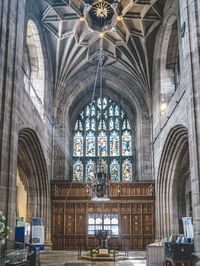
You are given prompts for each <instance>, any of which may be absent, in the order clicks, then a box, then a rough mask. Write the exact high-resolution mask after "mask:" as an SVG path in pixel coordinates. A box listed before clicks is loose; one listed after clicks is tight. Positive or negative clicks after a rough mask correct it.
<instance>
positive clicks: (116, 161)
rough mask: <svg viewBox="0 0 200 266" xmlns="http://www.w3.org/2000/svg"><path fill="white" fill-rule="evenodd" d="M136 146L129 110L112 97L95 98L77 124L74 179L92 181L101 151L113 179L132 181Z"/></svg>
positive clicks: (74, 147)
mask: <svg viewBox="0 0 200 266" xmlns="http://www.w3.org/2000/svg"><path fill="white" fill-rule="evenodd" d="M101 112H102V113H101ZM133 146H134V143H133V139H132V129H131V125H130V122H129V120H128V117H127V114H126V112H124V110H123V109H122V108H121V106H120V105H118V104H116V103H115V102H113V101H111V100H110V99H109V98H105V97H104V98H103V99H102V102H101V100H100V98H98V99H95V100H94V102H93V104H92V105H91V106H90V105H87V106H85V107H84V108H83V110H82V111H81V112H80V113H79V115H78V117H77V120H76V122H75V124H74V137H73V180H75V181H84V180H85V181H90V180H91V179H92V178H93V175H94V167H95V163H96V161H97V159H98V157H99V156H100V154H101V155H102V157H103V160H104V163H105V166H106V169H107V173H108V175H109V177H110V180H111V181H112V182H119V181H127V182H128V181H132V176H133V172H134V169H133V161H132V160H133Z"/></svg>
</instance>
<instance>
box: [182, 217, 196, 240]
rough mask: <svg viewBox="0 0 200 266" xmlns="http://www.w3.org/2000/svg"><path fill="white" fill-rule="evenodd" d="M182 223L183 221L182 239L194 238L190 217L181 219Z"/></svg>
mask: <svg viewBox="0 0 200 266" xmlns="http://www.w3.org/2000/svg"><path fill="white" fill-rule="evenodd" d="M182 221H183V230H184V237H186V238H194V229H193V223H192V217H183V218H182Z"/></svg>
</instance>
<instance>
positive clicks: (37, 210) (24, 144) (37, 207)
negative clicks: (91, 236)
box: [17, 128, 51, 246]
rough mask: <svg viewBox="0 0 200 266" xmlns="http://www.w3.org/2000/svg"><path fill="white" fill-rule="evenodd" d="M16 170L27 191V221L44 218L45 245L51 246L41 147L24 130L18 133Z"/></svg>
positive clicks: (47, 189) (48, 184) (48, 199)
mask: <svg viewBox="0 0 200 266" xmlns="http://www.w3.org/2000/svg"><path fill="white" fill-rule="evenodd" d="M17 168H18V174H19V178H20V181H21V183H22V184H23V186H24V189H25V190H26V191H27V220H28V222H31V218H32V217H41V218H45V245H46V246H49V245H51V229H50V226H51V218H50V217H51V216H50V215H51V213H50V212H51V210H50V183H49V180H48V174H47V168H46V162H45V158H44V155H43V151H42V147H41V145H40V142H39V139H38V137H37V135H36V133H35V132H34V131H33V130H32V129H28V128H25V129H23V130H21V131H20V132H19V140H18V158H17Z"/></svg>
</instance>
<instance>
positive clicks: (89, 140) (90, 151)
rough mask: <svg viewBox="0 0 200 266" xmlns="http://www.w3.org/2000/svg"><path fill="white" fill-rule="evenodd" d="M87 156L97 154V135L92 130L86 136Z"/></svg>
mask: <svg viewBox="0 0 200 266" xmlns="http://www.w3.org/2000/svg"><path fill="white" fill-rule="evenodd" d="M86 156H88V157H90V156H92V157H94V156H95V136H94V133H92V132H89V133H88V134H87V136H86Z"/></svg>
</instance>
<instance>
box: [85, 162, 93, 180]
mask: <svg viewBox="0 0 200 266" xmlns="http://www.w3.org/2000/svg"><path fill="white" fill-rule="evenodd" d="M93 178H94V161H92V160H89V161H88V162H87V164H86V174H85V179H86V181H91V180H92V179H93Z"/></svg>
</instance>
